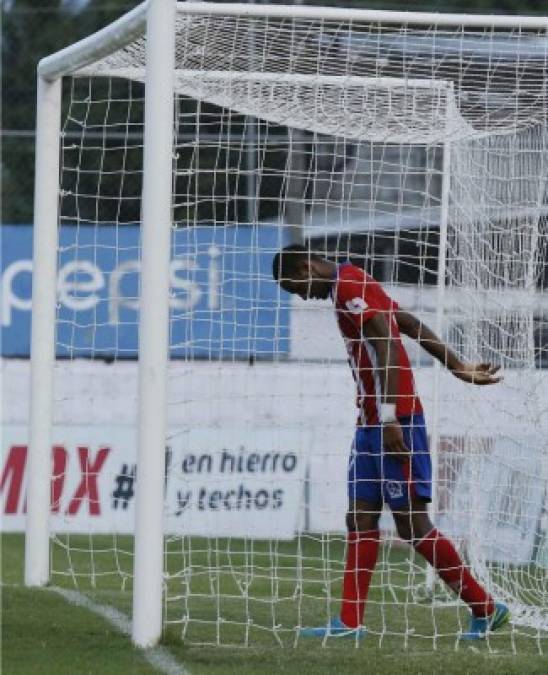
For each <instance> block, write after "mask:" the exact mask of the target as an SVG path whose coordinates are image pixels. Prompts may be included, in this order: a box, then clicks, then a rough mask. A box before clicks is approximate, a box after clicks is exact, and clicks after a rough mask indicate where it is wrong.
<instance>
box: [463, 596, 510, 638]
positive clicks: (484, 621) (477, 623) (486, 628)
mask: <svg viewBox="0 0 548 675" xmlns="http://www.w3.org/2000/svg"><path fill="white" fill-rule="evenodd" d="M509 620H510V610H509V609H508V607H506V605H504V604H503V603H502V602H496V603H495V611H494V612H493V613H492V614H491V616H486V617H478V616H472V618H471V619H470V626H469V628H468V631H467V632H466V633H463V634H462V635H461V640H483V638H485V637H486V635H487V633H491V632H493V631H494V630H497V628H500V627H501V626H504V624H506V623H508V621H509Z"/></svg>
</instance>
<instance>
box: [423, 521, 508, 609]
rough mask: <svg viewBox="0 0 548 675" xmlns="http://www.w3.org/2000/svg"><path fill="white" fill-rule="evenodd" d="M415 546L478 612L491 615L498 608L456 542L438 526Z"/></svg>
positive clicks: (448, 583) (471, 607)
mask: <svg viewBox="0 0 548 675" xmlns="http://www.w3.org/2000/svg"><path fill="white" fill-rule="evenodd" d="M414 546H415V550H416V551H418V552H419V553H420V554H421V555H422V556H423V557H424V558H426V560H428V562H429V563H430V564H431V565H432V566H433V567H434V568H435V570H436V571H437V573H438V574H439V575H440V577H441V578H442V579H443V580H444V581H445V583H446V584H447V585H448V586H449V587H450V588H452V589H453V590H454V591H455V593H457V594H458V596H459V597H460V598H461V599H462V600H464V602H466V603H467V604H468V605H469V607H470V609H471V610H472V613H473V614H474V616H490V615H491V614H492V613H493V612H494V610H495V605H494V602H493V598H492V597H491V596H490V595H489V593H487V591H486V590H485V589H484V588H482V586H480V585H479V584H478V582H477V581H476V580H475V579H474V577H473V576H472V575H471V574H470V571H469V569H468V568H467V567H466V566H465V565H464V563H463V562H462V559H461V557H460V555H459V554H458V553H457V551H456V549H455V547H454V546H453V544H452V543H451V542H450V541H449V539H447V538H446V537H444V536H443V534H442V533H441V532H438V530H436V528H434V529H433V530H431V531H430V532H429V533H428V534H427V535H426V536H424V537H423V538H422V539H420V540H419V541H418V542H416V543H415V544H414Z"/></svg>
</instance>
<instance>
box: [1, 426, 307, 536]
mask: <svg viewBox="0 0 548 675" xmlns="http://www.w3.org/2000/svg"><path fill="white" fill-rule="evenodd" d="M26 433H27V432H26V428H25V427H22V426H13V425H7V426H5V427H4V430H3V457H4V459H3V468H2V484H1V487H2V505H3V518H2V529H3V530H4V531H7V532H12V531H21V530H23V529H24V520H25V512H26V482H27V446H26ZM303 440H304V439H303V438H302V432H300V431H297V432H292V431H285V432H281V431H279V430H276V429H270V430H266V429H264V430H260V431H257V432H253V433H252V434H250V433H249V430H244V429H238V428H233V429H228V430H227V429H223V430H222V432H221V431H220V430H219V429H196V430H193V431H190V432H189V433H185V434H184V435H178V434H171V435H170V442H169V445H168V446H167V447H166V451H165V458H164V461H165V466H166V498H165V528H166V529H165V531H166V533H167V534H197V535H200V534H201V535H204V534H207V535H208V536H214V537H216V536H219V537H223V536H242V537H243V536H246V537H257V538H279V539H284V538H285V539H287V538H291V537H293V536H294V533H295V531H296V529H297V519H298V514H299V505H300V502H301V499H302V492H303V484H304V471H305V462H304V460H303V457H302V455H301V454H300V453H299V448H300V447H303V446H302V443H303ZM135 448H136V437H135V431H134V429H132V428H131V427H110V428H109V429H108V431H107V430H105V429H103V428H101V427H95V426H93V427H91V426H82V427H80V426H78V427H64V428H55V429H54V444H53V448H52V466H53V475H52V482H51V515H52V517H51V528H52V531H53V532H93V533H111V532H116V533H132V532H133V527H134V512H135V511H134V509H135V498H134V497H135V485H136V481H137V480H141V478H140V477H139V478H138V477H137V465H136V450H135ZM145 480H146V477H145Z"/></svg>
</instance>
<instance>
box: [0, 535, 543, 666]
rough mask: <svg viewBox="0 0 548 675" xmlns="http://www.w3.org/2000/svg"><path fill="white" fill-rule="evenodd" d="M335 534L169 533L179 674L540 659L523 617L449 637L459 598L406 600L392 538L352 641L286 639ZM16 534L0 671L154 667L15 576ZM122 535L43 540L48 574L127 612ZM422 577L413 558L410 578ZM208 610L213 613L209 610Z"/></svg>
mask: <svg viewBox="0 0 548 675" xmlns="http://www.w3.org/2000/svg"><path fill="white" fill-rule="evenodd" d="M297 545H299V546H300V549H299V551H298V550H297ZM342 546H343V545H342V541H341V539H340V538H338V539H332V540H328V539H325V538H322V539H314V538H313V537H307V538H306V539H301V540H300V544H297V543H295V542H287V543H285V542H284V543H278V544H276V545H275V544H273V543H265V542H255V543H253V544H251V543H250V542H244V541H243V540H236V539H232V540H230V541H229V540H221V539H216V540H210V541H209V542H206V540H204V539H198V538H192V539H188V538H187V539H184V540H181V539H177V540H173V541H172V542H168V544H167V551H168V557H167V559H168V569H169V571H170V581H169V583H168V593H167V597H168V602H167V603H166V609H165V613H166V619H167V623H166V629H165V634H164V637H163V645H164V646H165V647H166V648H167V649H168V650H169V651H170V652H171V654H172V656H173V657H174V658H175V659H176V660H177V661H178V662H180V663H181V665H182V666H184V668H185V669H186V672H188V673H191V674H192V675H195V674H199V675H200V674H205V673H212V674H219V675H221V674H222V675H230V674H231V673H234V674H236V673H237V674H238V675H255V674H259V673H260V674H261V675H264V674H265V673H268V674H270V673H298V674H299V675H307V674H309V673H310V674H311V675H312V674H314V675H323V674H326V675H327V674H329V675H334V674H339V673H340V674H345V673H349V674H354V673H359V672H367V673H371V674H372V675H377V674H379V675H383V674H385V673H386V674H388V673H390V674H392V673H403V674H407V673H425V674H426V673H443V674H444V675H445V674H449V673H474V674H477V673H481V674H483V673H500V674H502V675H506V674H507V673H508V674H510V673H516V674H517V673H519V674H520V675H521V674H527V673H539V674H540V673H542V674H543V675H546V673H548V636H542V637H540V638H539V636H538V634H537V633H535V631H532V630H531V631H528V630H526V629H523V628H517V627H512V626H508V627H505V628H504V629H502V630H501V631H500V633H496V634H495V635H493V636H491V637H490V639H489V640H488V641H484V642H481V643H474V644H473V645H470V644H463V643H459V641H458V638H457V633H458V631H459V630H460V629H462V628H463V627H465V626H466V621H467V612H466V609H465V608H457V607H456V606H455V605H450V606H447V605H445V606H441V605H439V604H438V605H433V604H432V603H431V602H423V603H420V602H417V601H416V599H415V598H414V597H413V596H412V594H411V591H410V585H412V584H410V577H409V574H408V570H409V563H408V556H409V553H408V552H407V551H406V550H403V549H388V548H385V549H384V550H383V551H382V555H381V564H380V565H379V569H378V572H376V574H375V577H374V580H373V586H372V590H371V595H370V602H369V604H368V612H367V618H366V624H367V627H368V629H369V630H370V635H368V637H367V639H365V640H363V641H361V642H360V643H359V645H356V643H355V642H354V641H352V640H335V639H331V640H329V641H328V642H327V643H326V644H325V645H324V646H322V643H321V641H303V640H297V641H296V639H295V638H296V633H295V631H294V629H293V627H294V626H295V625H297V624H298V623H299V622H300V623H301V625H311V624H318V623H322V622H323V621H325V618H326V617H327V616H328V615H329V614H330V613H335V612H336V610H337V607H338V595H339V587H340V572H341V570H342V558H343V548H342ZM23 548H24V540H23V537H22V536H21V535H3V537H2V582H3V589H2V591H3V594H2V609H3V650H2V665H3V670H2V672H3V673H6V674H9V675H33V674H35V673H36V674H38V673H40V674H44V675H46V674H47V675H50V674H51V675H64V674H65V673H66V674H67V675H69V674H70V675H79V674H80V673H101V674H103V673H120V674H126V673H154V672H160V671H157V670H155V669H154V668H153V667H152V666H151V665H150V664H149V663H148V662H147V660H146V658H145V656H144V654H143V653H142V652H141V651H140V650H136V649H134V648H132V646H131V644H130V641H129V640H128V639H127V638H126V637H125V636H123V635H122V634H120V633H119V632H117V631H116V630H115V629H114V628H113V627H112V626H111V625H110V624H109V623H107V622H106V621H105V620H103V619H102V618H100V617H98V616H97V615H95V614H94V613H93V612H91V611H89V610H87V609H84V608H82V607H77V606H74V605H72V604H69V603H67V602H66V601H65V600H64V599H63V598H61V597H60V596H59V595H57V594H55V593H53V592H51V591H49V590H27V589H25V588H24V587H23V586H22V570H23ZM131 548H132V541H131V539H130V538H129V537H118V538H117V539H116V540H114V539H113V538H112V537H99V536H95V537H74V536H73V537H71V538H70V540H69V541H67V540H56V544H55V545H54V546H53V547H52V570H54V572H56V573H55V574H54V575H53V579H52V584H54V585H55V586H57V587H62V588H67V589H74V588H77V589H78V590H79V591H80V592H82V593H84V594H85V595H86V596H87V597H89V598H91V599H92V600H93V601H95V602H96V603H99V604H101V605H108V606H111V607H115V608H116V609H118V610H120V611H121V612H123V613H124V614H125V615H127V616H129V615H130V610H131V578H130V572H131V567H132V556H131ZM91 550H93V555H92V554H91V553H90V551H91ZM297 553H299V556H297ZM298 560H300V561H302V563H301V564H300V565H298V564H297V561H298ZM182 570H186V571H187V572H186V573H182ZM189 570H192V574H189V573H188V571H189ZM61 572H62V573H61ZM421 578H422V575H421V571H420V569H418V568H417V578H416V579H415V580H414V581H415V582H416V583H418V582H419V581H420V580H421ZM185 616H186V617H189V618H190V620H189V621H185V620H184V618H185ZM217 616H220V617H222V621H219V622H217V621H215V618H216V617H217ZM434 635H435V636H436V638H435V639H434V638H433V636H434ZM196 643H201V645H197V644H196ZM215 643H220V644H221V645H223V646H219V647H217V646H214V644H215ZM246 643H247V645H248V646H247V647H245V648H242V645H244V644H246ZM235 645H240V646H235ZM541 651H543V652H544V655H542V654H541ZM181 672H184V671H183V670H181Z"/></svg>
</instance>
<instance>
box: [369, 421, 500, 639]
mask: <svg viewBox="0 0 548 675" xmlns="http://www.w3.org/2000/svg"><path fill="white" fill-rule="evenodd" d="M403 432H404V438H405V443H406V445H407V447H408V448H409V449H410V450H411V458H410V460H409V461H408V462H404V463H402V462H400V461H397V460H396V459H394V458H390V457H385V458H384V460H383V469H382V475H383V478H384V481H383V490H384V498H385V500H386V502H387V503H388V504H389V506H390V508H391V510H392V513H393V515H394V520H395V523H396V527H397V530H398V534H399V536H400V537H401V538H402V539H405V540H406V541H408V542H409V543H410V544H412V545H413V546H414V548H415V550H416V551H417V552H418V553H420V554H421V555H422V556H423V557H424V558H425V559H426V560H427V561H428V562H429V563H430V564H431V565H432V566H433V567H434V568H435V570H436V572H437V573H438V575H439V576H440V578H441V579H442V580H443V581H444V582H445V583H446V584H447V585H448V586H449V587H450V588H451V589H453V591H455V592H456V593H457V594H458V596H459V597H460V598H461V599H462V600H463V601H464V602H466V603H467V604H468V606H469V607H470V609H471V611H472V624H471V630H470V631H469V634H467V636H468V637H471V638H473V636H476V637H482V636H483V635H485V633H486V631H487V630H488V629H491V630H494V629H496V628H498V627H499V626H501V625H502V624H503V623H505V622H506V621H507V620H508V618H509V612H508V609H507V608H506V607H505V606H504V605H502V604H500V603H495V602H494V601H493V598H492V597H491V595H490V594H489V593H488V592H487V591H486V590H485V589H484V588H483V587H482V586H481V585H480V584H479V583H478V581H477V580H476V579H475V578H474V577H473V576H472V574H471V572H470V570H469V569H468V567H466V565H465V564H464V563H463V561H462V559H461V557H460V555H459V554H458V552H457V550H456V549H455V547H454V546H453V544H452V542H451V541H450V540H449V539H448V538H447V537H445V536H444V535H443V534H442V533H441V532H439V531H438V530H437V529H436V528H435V527H434V525H433V523H432V521H431V520H430V517H429V515H428V510H427V504H428V502H429V501H430V499H431V486H432V466H431V461H430V454H429V452H428V441H427V436H426V427H425V426H424V420H423V419H422V416H415V418H411V419H410V420H409V423H408V424H407V425H404V426H403Z"/></svg>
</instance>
